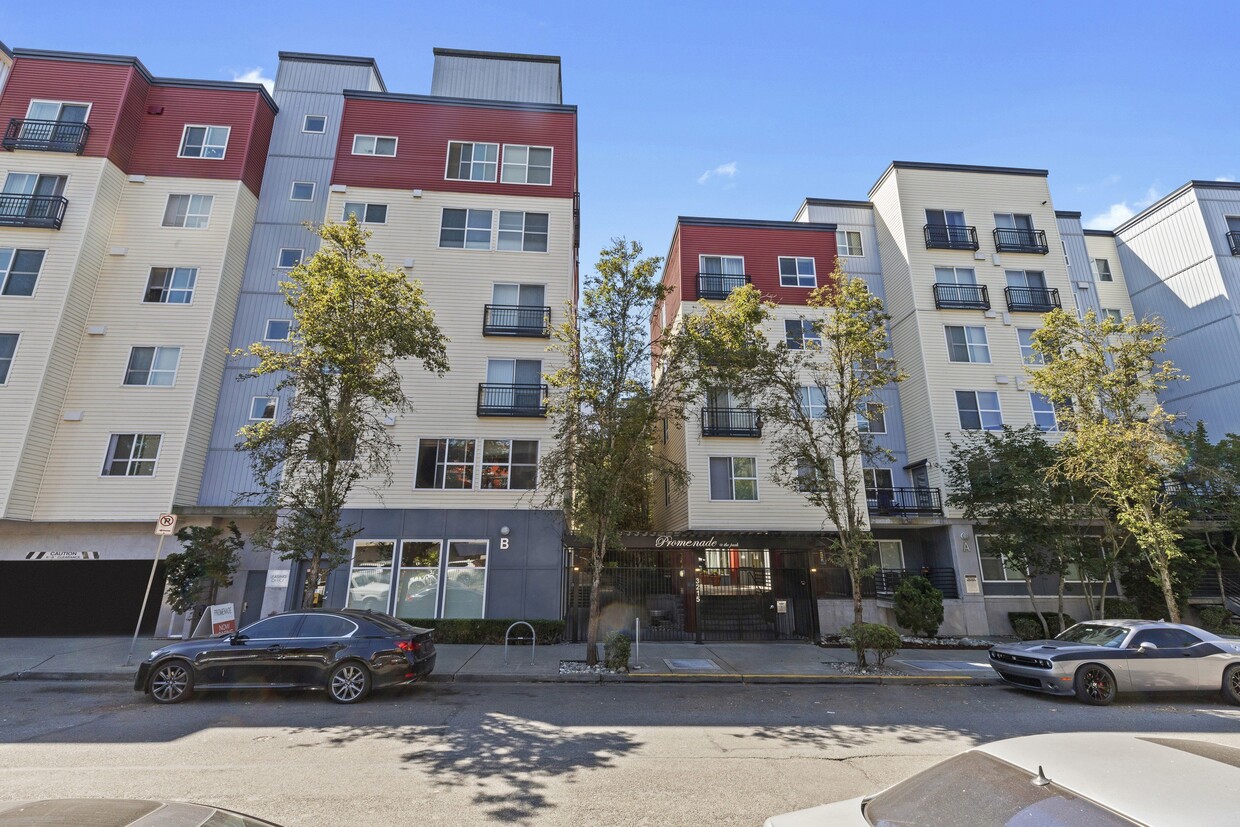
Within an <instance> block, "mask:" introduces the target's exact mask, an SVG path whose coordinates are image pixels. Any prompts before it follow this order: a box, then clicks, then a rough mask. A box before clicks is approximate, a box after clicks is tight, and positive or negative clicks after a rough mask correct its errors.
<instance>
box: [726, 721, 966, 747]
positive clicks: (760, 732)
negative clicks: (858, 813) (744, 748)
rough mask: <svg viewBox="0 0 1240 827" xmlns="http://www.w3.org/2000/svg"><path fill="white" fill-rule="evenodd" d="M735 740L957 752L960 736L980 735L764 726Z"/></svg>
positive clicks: (954, 730) (902, 728)
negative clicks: (899, 745)
mask: <svg viewBox="0 0 1240 827" xmlns="http://www.w3.org/2000/svg"><path fill="white" fill-rule="evenodd" d="M732 737H733V738H738V739H744V740H749V739H756V740H759V741H775V742H778V743H779V744H781V745H783V746H788V747H811V748H814V749H822V748H826V747H837V748H849V749H855V748H858V747H867V746H872V745H875V744H883V743H890V742H891V739H892V738H895V740H897V741H901V742H903V743H905V744H950V745H952V749H953V750H955V749H958V748H959V743H960V739H961V737H965V738H972V739H973V740H975V741H976V740H978V739H979V738H980V733H977V732H972V731H969V730H968V729H965V728H961V727H942V726H926V725H915V724H905V725H898V726H895V725H861V726H857V725H830V726H826V725H824V726H814V725H798V726H782V727H763V728H760V729H754V730H753V731H751V732H738V733H735V734H733V736H732Z"/></svg>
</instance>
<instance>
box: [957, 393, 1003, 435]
mask: <svg viewBox="0 0 1240 827" xmlns="http://www.w3.org/2000/svg"><path fill="white" fill-rule="evenodd" d="M956 412H957V413H958V414H959V415H960V427H961V429H962V430H965V431H1001V430H1003V412H1002V410H1000V408H999V394H998V393H996V392H995V391H956Z"/></svg>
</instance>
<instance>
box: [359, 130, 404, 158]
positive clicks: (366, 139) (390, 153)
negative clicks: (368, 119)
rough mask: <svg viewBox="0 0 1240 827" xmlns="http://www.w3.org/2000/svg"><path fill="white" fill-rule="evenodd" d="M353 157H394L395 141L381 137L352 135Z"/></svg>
mask: <svg viewBox="0 0 1240 827" xmlns="http://www.w3.org/2000/svg"><path fill="white" fill-rule="evenodd" d="M353 154H354V155H382V156H385V157H388V158H394V157H396V139H395V138H392V137H385V136H383V135H354V136H353Z"/></svg>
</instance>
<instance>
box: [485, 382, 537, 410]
mask: <svg viewBox="0 0 1240 827" xmlns="http://www.w3.org/2000/svg"><path fill="white" fill-rule="evenodd" d="M546 415H547V386H546V385H498V384H495V383H491V382H482V383H479V385H478V416H546Z"/></svg>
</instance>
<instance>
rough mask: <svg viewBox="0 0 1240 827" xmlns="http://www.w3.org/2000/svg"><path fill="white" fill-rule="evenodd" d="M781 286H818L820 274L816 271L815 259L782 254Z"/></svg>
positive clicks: (780, 261) (780, 268)
mask: <svg viewBox="0 0 1240 827" xmlns="http://www.w3.org/2000/svg"><path fill="white" fill-rule="evenodd" d="M779 286H780V287H817V286H818V275H817V273H816V272H815V271H814V260H813V259H812V258H804V257H801V256H780V257H779Z"/></svg>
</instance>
